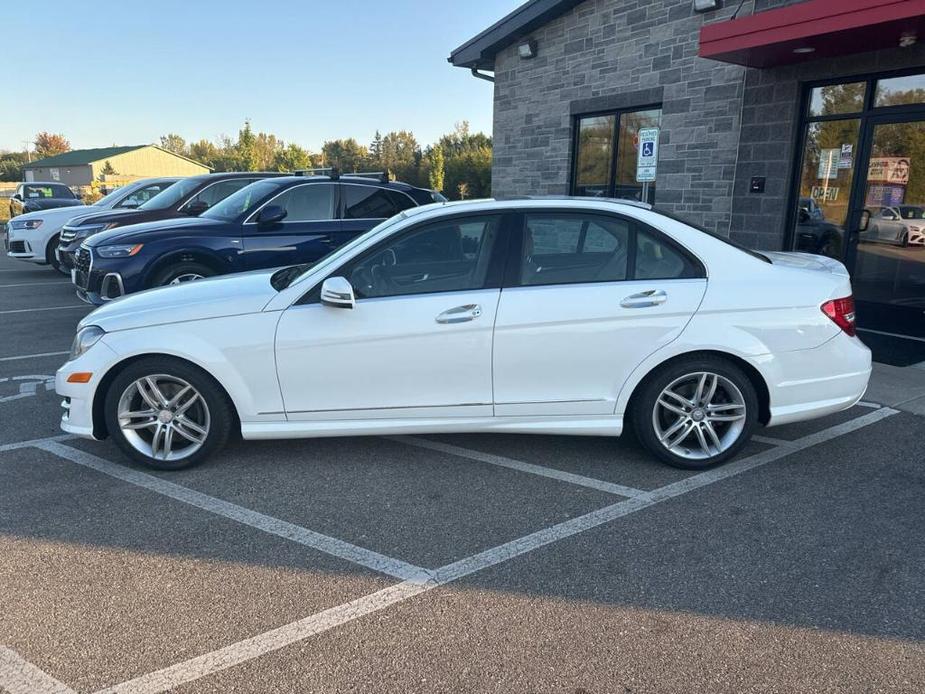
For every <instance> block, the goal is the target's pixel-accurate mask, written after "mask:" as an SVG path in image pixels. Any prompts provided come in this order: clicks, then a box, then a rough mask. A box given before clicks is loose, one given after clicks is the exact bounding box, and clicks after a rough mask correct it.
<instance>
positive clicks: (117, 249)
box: [96, 243, 144, 258]
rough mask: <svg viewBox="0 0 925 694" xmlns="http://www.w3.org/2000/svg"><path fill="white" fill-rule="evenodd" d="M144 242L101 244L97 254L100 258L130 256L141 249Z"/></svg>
mask: <svg viewBox="0 0 925 694" xmlns="http://www.w3.org/2000/svg"><path fill="white" fill-rule="evenodd" d="M143 245H144V244H143V243H123V244H119V245H117V246H100V247H99V248H97V249H96V254H97V255H98V256H99V257H100V258H128V257H129V256H130V255H135V254H136V253H137V252H138V251H140V250H141V247H142V246H143Z"/></svg>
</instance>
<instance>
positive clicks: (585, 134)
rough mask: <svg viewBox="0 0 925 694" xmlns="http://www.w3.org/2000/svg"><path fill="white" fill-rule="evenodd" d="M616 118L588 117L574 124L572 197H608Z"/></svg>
mask: <svg viewBox="0 0 925 694" xmlns="http://www.w3.org/2000/svg"><path fill="white" fill-rule="evenodd" d="M615 122H616V116H613V115H611V116H592V117H591V118H582V119H581V120H579V121H578V152H577V155H578V156H577V165H576V167H575V194H576V195H586V196H589V197H603V196H606V195H608V194H609V193H608V191H609V190H610V182H611V170H612V167H611V161H612V160H613V144H614V143H613V131H614V123H615Z"/></svg>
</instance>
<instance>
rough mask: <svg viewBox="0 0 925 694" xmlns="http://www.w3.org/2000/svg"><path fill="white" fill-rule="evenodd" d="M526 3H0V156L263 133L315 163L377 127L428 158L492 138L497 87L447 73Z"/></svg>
mask: <svg viewBox="0 0 925 694" xmlns="http://www.w3.org/2000/svg"><path fill="white" fill-rule="evenodd" d="M522 1H523V0H468V1H467V2H454V1H451V2H439V3H434V2H429V1H427V0H335V1H331V0H261V1H260V2H255V1H253V0H250V1H245V0H151V1H149V2H125V1H124V0H122V1H119V2H116V1H113V0H92V1H90V2H82V3H74V2H71V1H70V0H68V1H65V0H43V1H42V2H35V1H33V0H29V1H25V2H24V1H20V2H11V3H3V4H4V7H3V13H2V19H0V26H2V27H3V44H4V45H3V53H4V55H5V56H7V64H6V67H7V69H6V70H5V73H6V76H7V88H6V89H5V90H4V92H5V95H6V98H4V99H2V100H0V101H2V104H3V109H2V110H3V113H2V115H0V149H12V150H21V149H22V148H23V141H24V140H31V139H33V137H34V135H35V133H36V132H38V131H41V130H48V131H51V132H61V133H63V134H64V135H65V136H66V137H67V138H68V139H69V140H70V141H71V145H72V147H74V148H75V149H80V148H85V147H105V146H109V145H112V144H117V145H128V144H140V143H148V142H155V141H157V140H158V138H159V137H160V136H161V135H163V134H165V133H168V132H176V133H179V134H180V135H182V136H183V137H185V138H186V139H187V140H198V139H200V138H203V137H204V138H207V139H215V138H217V137H218V136H220V135H222V134H227V135H230V136H232V137H235V136H236V135H237V132H238V129H239V128H240V127H241V125H242V123H243V122H244V119H245V118H249V119H250V121H251V123H252V125H253V127H254V129H255V130H263V131H266V132H272V133H274V134H276V135H277V137H280V138H282V139H284V140H286V141H292V142H296V143H298V144H300V145H302V146H304V147H308V148H310V149H312V150H313V151H317V150H318V149H319V148H320V146H321V143H322V142H323V141H325V140H329V139H336V138H341V137H356V138H357V139H358V140H359V141H360V142H362V143H368V141H369V140H370V139H371V138H372V135H373V133H374V132H375V130H376V129H377V128H378V129H379V130H380V131H382V132H383V133H385V132H387V131H389V130H398V129H406V130H411V131H412V132H413V133H414V134H415V136H416V137H417V138H418V141H419V142H421V143H422V144H424V145H426V144H429V143H431V142H433V141H434V140H436V139H437V138H438V137H439V136H440V135H441V134H442V133H444V132H448V131H450V130H452V128H453V124H454V122H456V121H460V120H468V121H469V122H470V125H471V127H472V129H473V130H484V131H485V132H488V133H490V132H491V108H492V92H491V85H490V84H489V83H488V82H485V81H483V80H477V79H475V78H474V77H472V76H471V75H470V74H469V72H468V71H467V70H463V69H460V68H454V67H452V66H451V65H450V64H449V63H447V62H446V57H447V56H448V55H449V53H450V51H451V50H452V49H453V48H456V47H457V46H458V45H459V44H460V43H462V42H464V41H465V40H467V39H469V38H470V37H472V36H474V35H475V34H477V33H478V32H479V31H481V30H482V29H484V28H486V27H487V26H489V25H490V24H492V23H493V22H495V21H497V20H498V19H500V18H501V17H502V16H504V15H505V14H507V13H508V12H510V11H511V10H513V9H514V8H515V7H517V6H518V5H520V4H521V3H522Z"/></svg>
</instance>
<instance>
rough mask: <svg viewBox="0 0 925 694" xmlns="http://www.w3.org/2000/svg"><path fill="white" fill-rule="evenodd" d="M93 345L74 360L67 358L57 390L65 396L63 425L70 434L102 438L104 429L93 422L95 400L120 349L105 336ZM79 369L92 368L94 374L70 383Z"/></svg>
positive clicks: (56, 376)
mask: <svg viewBox="0 0 925 694" xmlns="http://www.w3.org/2000/svg"><path fill="white" fill-rule="evenodd" d="M105 339H106V338H105V336H104V337H103V339H102V340H100V341H99V342H97V343H96V344H95V345H93V346H92V347H91V348H90V349H88V350H87V351H86V352H85V353H84V354H82V355H80V356H79V357H78V358H77V359H74V360H73V361H68V362H65V363H64V364H63V365H62V366H61V368H59V369H58V371H57V372H56V373H55V392H56V393H57V394H58V395H60V396H61V398H62V401H61V407H63V408H64V413H63V414H62V415H61V429H62V430H64V431H66V432H67V433H69V434H76V435H78V436H85V437H90V438H102V432H101V431H98V430H95V429H94V426H93V400H94V397H95V396H96V389H97V387H98V386H99V384H100V381H102V379H103V376H105V374H106V372H107V371H108V370H109V369H110V368H111V367H112V365H113V364H114V363H115V361H116V359H117V355H116V353H115V352H114V351H113V350H112V349H111V348H110V347H109V346H108V345H106V343H105V342H103V340H105ZM78 371H89V372H90V373H92V374H93V377H92V378H91V379H90V381H89V382H88V383H68V382H67V379H68V376H70V375H71V374H73V373H76V372H78Z"/></svg>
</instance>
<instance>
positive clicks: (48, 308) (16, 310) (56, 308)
mask: <svg viewBox="0 0 925 694" xmlns="http://www.w3.org/2000/svg"><path fill="white" fill-rule="evenodd" d="M69 308H82V309H88V310H90V309H93V308H95V307H94V306H90V305H89V304H74V305H73V306H46V307H45V308H14V309H12V310H7V311H0V316H2V315H5V314H7V313H34V312H35V311H64V310H65V309H69Z"/></svg>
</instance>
